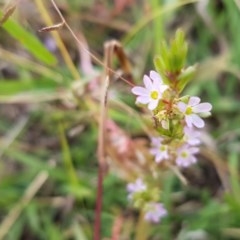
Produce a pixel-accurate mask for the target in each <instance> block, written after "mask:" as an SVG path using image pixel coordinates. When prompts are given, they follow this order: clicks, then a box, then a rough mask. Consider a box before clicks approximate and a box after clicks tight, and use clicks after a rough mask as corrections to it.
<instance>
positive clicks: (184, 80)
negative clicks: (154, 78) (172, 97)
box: [178, 66, 196, 92]
mask: <svg viewBox="0 0 240 240" xmlns="http://www.w3.org/2000/svg"><path fill="white" fill-rule="evenodd" d="M195 73H196V67H195V66H191V67H188V68H186V69H185V70H184V71H182V73H181V74H180V75H179V76H178V90H179V92H182V91H183V89H184V88H185V86H186V85H187V84H188V82H189V81H190V80H192V79H193V77H194V75H195Z"/></svg>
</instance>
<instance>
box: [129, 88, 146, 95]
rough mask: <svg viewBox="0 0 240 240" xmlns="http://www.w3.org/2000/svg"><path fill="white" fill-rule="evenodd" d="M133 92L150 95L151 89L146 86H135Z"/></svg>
mask: <svg viewBox="0 0 240 240" xmlns="http://www.w3.org/2000/svg"><path fill="white" fill-rule="evenodd" d="M131 91H132V93H133V94H135V95H144V96H148V95H149V91H148V90H147V89H146V88H144V87H138V86H136V87H133V88H132V90H131Z"/></svg>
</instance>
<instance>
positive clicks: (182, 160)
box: [176, 145, 199, 167]
mask: <svg viewBox="0 0 240 240" xmlns="http://www.w3.org/2000/svg"><path fill="white" fill-rule="evenodd" d="M198 151H199V149H198V148H197V147H191V146H188V145H184V146H182V147H181V148H179V149H178V150H177V158H176V164H177V165H178V166H179V167H188V166H190V165H191V164H194V163H196V162H197V158H196V157H195V156H194V154H196V153H197V152H198Z"/></svg>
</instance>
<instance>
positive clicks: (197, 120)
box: [190, 114, 205, 128]
mask: <svg viewBox="0 0 240 240" xmlns="http://www.w3.org/2000/svg"><path fill="white" fill-rule="evenodd" d="M190 116H191V117H192V124H193V125H194V126H195V127H197V128H203V127H204V125H205V123H204V121H203V120H202V119H201V118H200V117H199V116H198V115H197V114H191V115H190Z"/></svg>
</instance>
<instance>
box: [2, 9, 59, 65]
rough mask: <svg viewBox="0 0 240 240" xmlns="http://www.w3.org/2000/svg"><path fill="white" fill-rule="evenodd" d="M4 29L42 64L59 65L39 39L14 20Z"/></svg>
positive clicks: (5, 24) (7, 23) (6, 24)
mask: <svg viewBox="0 0 240 240" xmlns="http://www.w3.org/2000/svg"><path fill="white" fill-rule="evenodd" d="M1 16H2V12H0V17H1ZM2 27H3V28H4V29H5V30H6V31H7V32H8V33H9V34H10V35H11V36H12V37H13V38H15V39H16V40H17V41H19V42H20V43H21V44H22V45H23V46H24V47H25V48H26V49H27V50H28V51H29V52H30V53H31V54H32V55H33V56H34V57H35V58H37V59H38V60H40V61H41V62H43V63H45V64H48V65H54V64H56V63H57V59H56V58H55V56H54V55H53V54H52V53H51V52H49V51H48V50H47V49H46V47H45V46H44V45H43V44H42V43H41V42H40V41H39V39H38V38H37V37H36V36H35V35H34V34H32V33H30V32H28V31H27V30H25V29H24V28H23V27H22V26H21V25H20V24H18V23H17V22H15V21H14V20H12V19H8V20H7V21H6V22H5V23H4V24H3V26H2Z"/></svg>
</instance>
